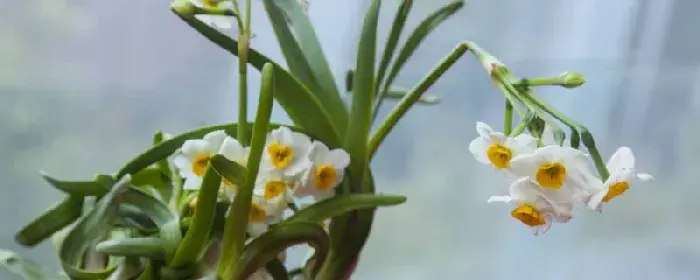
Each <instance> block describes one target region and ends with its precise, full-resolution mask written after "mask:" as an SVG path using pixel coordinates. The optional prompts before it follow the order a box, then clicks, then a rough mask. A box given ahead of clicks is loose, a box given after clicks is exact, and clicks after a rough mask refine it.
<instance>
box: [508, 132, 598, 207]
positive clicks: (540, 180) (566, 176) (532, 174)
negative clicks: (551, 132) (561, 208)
mask: <svg viewBox="0 0 700 280" xmlns="http://www.w3.org/2000/svg"><path fill="white" fill-rule="evenodd" d="M510 165H511V171H512V173H513V174H514V175H515V176H518V177H529V178H530V179H531V180H532V181H534V182H536V183H537V184H538V185H539V186H540V187H542V188H543V189H544V191H545V194H547V195H548V196H550V199H551V200H555V201H557V202H567V201H573V202H576V203H583V202H584V198H585V197H588V196H590V195H591V194H592V193H594V192H596V191H597V190H599V189H600V185H602V182H601V181H600V180H598V179H597V178H596V177H595V176H594V175H593V173H592V172H591V170H590V168H589V167H588V155H586V154H584V153H583V152H581V151H579V150H577V149H574V148H571V147H561V146H557V145H553V146H546V147H542V148H539V149H537V150H535V152H533V153H531V154H526V155H520V156H517V157H515V158H513V160H511V163H510Z"/></svg>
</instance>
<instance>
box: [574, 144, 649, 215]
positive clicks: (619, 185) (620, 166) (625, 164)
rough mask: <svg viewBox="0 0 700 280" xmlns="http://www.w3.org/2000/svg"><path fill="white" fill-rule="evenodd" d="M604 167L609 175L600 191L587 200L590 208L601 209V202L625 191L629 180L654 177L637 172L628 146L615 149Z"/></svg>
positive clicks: (644, 179)
mask: <svg viewBox="0 0 700 280" xmlns="http://www.w3.org/2000/svg"><path fill="white" fill-rule="evenodd" d="M606 167H607V169H608V171H609V172H610V177H608V179H607V180H606V181H605V183H604V184H603V187H602V188H601V189H600V191H599V192H597V193H595V194H594V195H593V196H592V197H591V199H590V200H589V201H588V207H589V208H590V209H591V210H596V211H601V210H602V206H603V203H606V202H609V201H610V200H612V199H613V198H615V197H617V196H620V195H622V194H623V193H625V191H627V189H628V188H629V185H630V182H631V181H632V180H634V179H638V180H639V181H642V182H647V181H651V180H653V179H654V177H652V176H651V175H649V174H646V173H637V170H636V169H635V158H634V154H633V153H632V150H630V148H628V147H620V148H619V149H617V151H616V152H615V153H614V154H613V155H612V156H611V157H610V159H609V160H608V163H607V164H606Z"/></svg>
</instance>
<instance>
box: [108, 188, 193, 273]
mask: <svg viewBox="0 0 700 280" xmlns="http://www.w3.org/2000/svg"><path fill="white" fill-rule="evenodd" d="M121 199H122V203H123V204H122V205H121V207H120V209H119V210H120V211H119V212H120V213H123V212H122V211H123V210H124V208H127V207H128V206H133V207H135V208H136V209H138V210H140V212H141V213H142V214H145V215H146V216H147V217H148V218H149V219H150V220H152V221H153V223H155V224H156V226H157V227H158V233H159V236H160V239H161V240H162V241H163V246H164V248H165V253H166V260H170V259H171V258H172V257H173V255H174V254H175V250H176V249H177V247H178V246H179V244H180V242H181V241H182V233H181V232H180V219H179V217H178V216H177V214H175V213H173V212H172V211H171V210H170V208H169V207H168V206H167V205H166V204H164V203H163V202H162V201H160V200H158V199H155V198H154V197H152V196H150V195H148V194H145V193H143V192H141V191H139V190H136V189H133V188H130V189H128V191H126V192H124V193H123V194H122V195H121ZM127 209H128V208H127Z"/></svg>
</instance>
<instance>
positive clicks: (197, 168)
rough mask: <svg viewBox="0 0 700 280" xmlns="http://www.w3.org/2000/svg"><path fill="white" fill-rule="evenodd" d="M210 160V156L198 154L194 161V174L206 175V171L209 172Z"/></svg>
mask: <svg viewBox="0 0 700 280" xmlns="http://www.w3.org/2000/svg"><path fill="white" fill-rule="evenodd" d="M209 159H211V155H210V154H198V155H197V156H195V157H194V160H192V173H194V175H197V176H200V177H201V176H202V175H204V171H205V170H207V165H209Z"/></svg>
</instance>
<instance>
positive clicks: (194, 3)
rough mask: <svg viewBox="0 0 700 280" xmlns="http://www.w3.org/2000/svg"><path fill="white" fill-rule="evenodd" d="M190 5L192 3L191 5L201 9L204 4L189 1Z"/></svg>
mask: <svg viewBox="0 0 700 280" xmlns="http://www.w3.org/2000/svg"><path fill="white" fill-rule="evenodd" d="M190 3H192V5H194V6H195V7H197V8H201V7H203V6H204V4H202V0H190Z"/></svg>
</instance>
